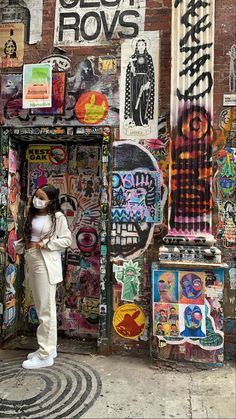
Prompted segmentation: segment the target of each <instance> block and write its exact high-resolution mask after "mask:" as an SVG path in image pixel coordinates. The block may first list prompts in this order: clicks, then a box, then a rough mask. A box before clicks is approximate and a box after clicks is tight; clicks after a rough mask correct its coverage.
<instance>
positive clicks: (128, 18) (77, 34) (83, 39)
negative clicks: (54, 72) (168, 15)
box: [54, 0, 146, 46]
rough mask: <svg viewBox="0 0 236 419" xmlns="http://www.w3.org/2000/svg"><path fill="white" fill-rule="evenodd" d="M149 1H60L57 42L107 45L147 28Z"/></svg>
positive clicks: (57, 3)
mask: <svg viewBox="0 0 236 419" xmlns="http://www.w3.org/2000/svg"><path fill="white" fill-rule="evenodd" d="M145 8H146V0H57V2H56V16H55V34H54V44H55V45H72V46H76V45H101V44H102V45H104V44H105V43H109V41H111V40H113V41H114V40H116V39H117V40H120V39H121V40H122V39H130V38H134V37H136V36H138V34H139V31H142V30H144V21H145Z"/></svg>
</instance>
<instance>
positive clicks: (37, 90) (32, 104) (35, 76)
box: [22, 64, 52, 109]
mask: <svg viewBox="0 0 236 419" xmlns="http://www.w3.org/2000/svg"><path fill="white" fill-rule="evenodd" d="M51 106H52V66H51V64H25V65H24V69H23V106H22V108H23V109H28V108H50V107H51Z"/></svg>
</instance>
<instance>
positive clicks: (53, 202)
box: [23, 185, 63, 242]
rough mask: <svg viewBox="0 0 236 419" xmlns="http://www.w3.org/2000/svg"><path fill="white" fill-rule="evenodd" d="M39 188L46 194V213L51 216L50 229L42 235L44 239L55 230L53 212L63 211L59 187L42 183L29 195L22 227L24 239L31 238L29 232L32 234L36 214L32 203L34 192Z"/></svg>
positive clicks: (36, 211)
mask: <svg viewBox="0 0 236 419" xmlns="http://www.w3.org/2000/svg"><path fill="white" fill-rule="evenodd" d="M39 189H42V191H43V192H45V193H46V194H47V196H48V199H49V200H50V202H49V204H48V206H47V210H48V214H49V215H50V216H51V218H52V228H51V230H50V231H49V232H48V233H47V234H46V235H45V236H44V237H43V238H44V239H46V238H49V237H51V236H52V235H53V234H54V232H55V230H56V216H55V213H56V212H57V211H60V212H63V211H62V209H61V205H60V201H59V189H57V188H55V186H53V185H43V186H40V188H37V189H36V191H35V192H34V194H33V195H32V197H31V200H30V207H29V211H28V215H27V217H26V220H25V224H24V229H23V238H24V241H26V242H27V241H30V240H31V234H32V220H33V218H34V216H35V215H37V213H38V210H37V209H36V208H35V207H34V205H33V199H34V196H35V194H36V193H37V191H38V190H39Z"/></svg>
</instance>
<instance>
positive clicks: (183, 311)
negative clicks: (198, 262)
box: [152, 264, 224, 362]
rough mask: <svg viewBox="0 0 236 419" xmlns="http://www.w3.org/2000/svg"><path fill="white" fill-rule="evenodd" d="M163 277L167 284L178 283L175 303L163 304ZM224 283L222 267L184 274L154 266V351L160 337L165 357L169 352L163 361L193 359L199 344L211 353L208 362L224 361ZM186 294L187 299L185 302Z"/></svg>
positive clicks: (183, 272) (173, 296) (185, 272)
mask: <svg viewBox="0 0 236 419" xmlns="http://www.w3.org/2000/svg"><path fill="white" fill-rule="evenodd" d="M162 277H164V280H165V282H164V284H169V286H170V284H172V286H173V283H174V284H175V288H174V289H175V291H176V292H175V293H173V294H172V302H171V301H170V300H169V301H168V303H166V302H161V293H160V289H161V290H162V289H163V283H162ZM175 282H176V283H175ZM223 282H224V272H223V269H222V268H220V269H219V268H215V269H209V270H208V271H200V270H194V271H187V270H184V269H183V270H182V271H181V270H176V269H172V268H168V267H166V268H164V267H159V266H158V265H157V264H153V265H152V286H153V292H152V295H153V310H152V317H153V343H152V345H153V351H154V352H155V342H156V337H158V340H159V347H160V350H161V351H162V349H161V348H163V354H164V353H166V355H164V358H166V356H167V357H168V358H171V359H175V357H179V358H181V353H182V354H185V356H186V358H185V359H186V360H194V358H195V356H196V355H195V352H194V347H195V346H196V345H197V346H198V347H199V348H201V350H202V349H203V350H207V351H211V354H210V355H209V354H206V355H205V362H207V361H206V360H207V359H209V357H212V359H213V360H214V362H217V361H221V362H222V352H223V338H224V335H223V306H222V304H223V285H224V284H223ZM160 283H161V284H160ZM183 294H184V295H187V299H183ZM199 295H200V297H199ZM176 297H177V299H176ZM175 345H178V349H177V346H175ZM167 348H168V350H167ZM200 352H201V351H200ZM201 358H202V355H201ZM196 361H197V356H196Z"/></svg>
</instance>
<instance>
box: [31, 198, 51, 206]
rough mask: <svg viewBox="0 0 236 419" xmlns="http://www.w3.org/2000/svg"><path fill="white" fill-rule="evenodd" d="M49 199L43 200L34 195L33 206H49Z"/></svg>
mask: <svg viewBox="0 0 236 419" xmlns="http://www.w3.org/2000/svg"><path fill="white" fill-rule="evenodd" d="M48 202H49V201H43V200H42V199H39V198H37V196H34V197H33V206H34V208H36V209H44V208H46V207H47V206H48Z"/></svg>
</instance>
